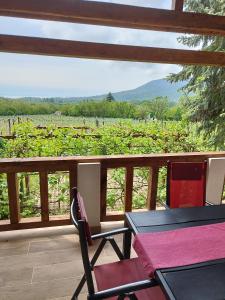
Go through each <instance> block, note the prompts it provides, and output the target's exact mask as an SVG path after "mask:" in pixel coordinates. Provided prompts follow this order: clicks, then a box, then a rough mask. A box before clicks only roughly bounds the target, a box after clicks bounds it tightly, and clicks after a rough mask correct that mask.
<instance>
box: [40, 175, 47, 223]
mask: <svg viewBox="0 0 225 300" xmlns="http://www.w3.org/2000/svg"><path fill="white" fill-rule="evenodd" d="M39 179H40V198H41V220H42V221H43V222H48V221H49V206H48V172H47V171H43V172H40V173H39Z"/></svg>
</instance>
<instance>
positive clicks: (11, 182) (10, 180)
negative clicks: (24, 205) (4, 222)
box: [7, 173, 20, 224]
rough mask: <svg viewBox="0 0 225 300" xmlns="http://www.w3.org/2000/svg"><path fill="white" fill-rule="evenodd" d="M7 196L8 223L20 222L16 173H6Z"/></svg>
mask: <svg viewBox="0 0 225 300" xmlns="http://www.w3.org/2000/svg"><path fill="white" fill-rule="evenodd" d="M7 184H8V197H9V212H10V223H11V224H18V223H19V222H20V203H19V193H18V181H17V174H16V173H7Z"/></svg>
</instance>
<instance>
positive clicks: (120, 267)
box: [94, 258, 166, 300]
mask: <svg viewBox="0 0 225 300" xmlns="http://www.w3.org/2000/svg"><path fill="white" fill-rule="evenodd" d="M94 274H95V279H96V284H97V289H98V291H102V290H106V289H110V288H113V287H116V286H120V285H124V284H128V283H132V282H135V281H140V280H145V279H148V278H149V277H148V275H147V274H146V272H145V271H144V269H143V267H142V264H141V262H140V261H139V259H138V258H132V259H126V260H122V261H117V262H113V263H109V264H104V265H100V266H95V267H94ZM135 295H136V296H137V298H138V299H140V300H145V299H146V300H147V299H148V300H165V299H166V298H165V296H164V294H163V292H162V290H161V288H160V287H159V286H156V287H152V288H148V289H144V290H140V291H136V292H135ZM108 299H111V300H114V299H117V296H116V297H111V298H108Z"/></svg>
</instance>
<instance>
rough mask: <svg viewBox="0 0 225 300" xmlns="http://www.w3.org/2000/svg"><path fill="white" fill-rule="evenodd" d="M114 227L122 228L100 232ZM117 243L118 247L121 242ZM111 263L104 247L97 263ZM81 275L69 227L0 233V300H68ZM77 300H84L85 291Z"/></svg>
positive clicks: (76, 246)
mask: <svg viewBox="0 0 225 300" xmlns="http://www.w3.org/2000/svg"><path fill="white" fill-rule="evenodd" d="M118 226H119V227H121V226H122V224H115V223H114V224H107V225H105V226H103V229H104V230H108V229H112V228H115V227H118ZM118 242H119V244H120V245H121V239H118ZM96 246H97V244H95V245H94V246H92V247H91V248H90V252H93V251H94V250H95V249H96ZM115 259H116V257H115V255H114V253H113V251H112V250H111V247H110V246H109V245H108V246H107V247H106V248H105V249H104V251H103V253H102V256H101V259H100V260H99V262H100V263H104V262H110V261H113V260H115ZM82 273H83V268H82V262H81V257H80V250H79V244H78V236H77V234H76V232H75V230H74V229H73V227H67V228H60V229H57V228H54V229H36V230H24V231H20V232H19V231H18V232H10V233H0V300H3V299H4V300H10V299H16V300H42V299H55V300H56V299H57V300H66V299H71V295H72V294H73V291H74V288H75V287H76V285H77V283H78V281H79V278H80V277H81V275H82ZM79 299H81V300H82V299H86V294H85V290H84V291H82V295H81V297H80V298H79Z"/></svg>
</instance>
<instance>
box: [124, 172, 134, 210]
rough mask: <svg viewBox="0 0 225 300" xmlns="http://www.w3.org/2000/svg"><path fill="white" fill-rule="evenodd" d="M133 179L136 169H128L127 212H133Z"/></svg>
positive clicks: (126, 187) (126, 188) (126, 186)
mask: <svg viewBox="0 0 225 300" xmlns="http://www.w3.org/2000/svg"><path fill="white" fill-rule="evenodd" d="M133 178H134V168H133V167H127V168H126V182H125V183H126V185H125V212H128V211H132V195H133Z"/></svg>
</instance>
